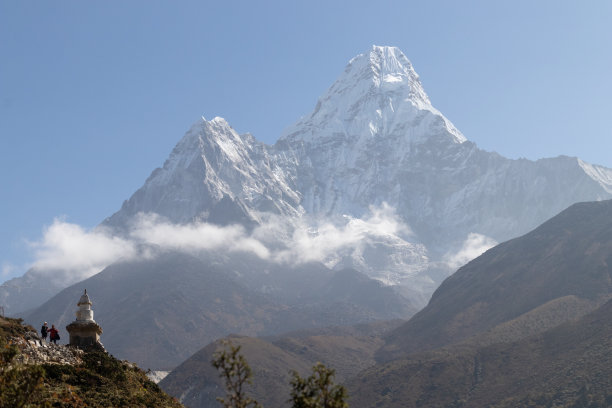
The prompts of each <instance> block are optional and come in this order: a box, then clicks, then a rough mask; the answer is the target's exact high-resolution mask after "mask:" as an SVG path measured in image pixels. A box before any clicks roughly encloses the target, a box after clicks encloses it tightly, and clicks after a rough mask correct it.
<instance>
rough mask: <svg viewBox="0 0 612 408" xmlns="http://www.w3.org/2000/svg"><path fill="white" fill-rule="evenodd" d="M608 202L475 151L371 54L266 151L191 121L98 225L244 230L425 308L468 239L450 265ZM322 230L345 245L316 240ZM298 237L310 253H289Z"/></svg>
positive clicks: (19, 287)
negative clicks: (160, 161)
mask: <svg viewBox="0 0 612 408" xmlns="http://www.w3.org/2000/svg"><path fill="white" fill-rule="evenodd" d="M491 132H495V129H491ZM611 197H612V170H610V169H607V168H604V167H601V166H596V165H591V164H588V163H585V162H583V161H581V160H580V159H577V158H571V157H557V158H551V159H542V160H537V161H530V160H525V159H519V160H511V159H507V158H504V157H502V156H500V155H498V154H497V153H492V152H486V151H483V150H480V149H478V148H477V146H476V145H475V144H474V143H472V142H470V141H469V140H467V139H466V137H465V136H464V135H462V134H461V132H460V131H459V130H457V129H456V128H455V126H453V124H452V123H451V122H450V121H449V120H448V119H447V118H445V117H444V115H443V114H442V113H441V112H439V111H438V110H437V109H435V108H434V107H433V105H432V102H431V101H430V99H429V97H428V96H427V94H426V92H425V91H424V89H423V87H422V84H421V82H420V79H419V76H418V74H417V73H416V71H415V70H414V68H413V66H412V64H411V63H410V61H409V60H408V59H407V58H406V56H405V55H404V54H403V53H402V52H401V51H400V50H399V49H397V48H395V47H384V46H373V47H372V48H371V49H370V50H369V51H368V52H366V53H364V54H361V55H358V56H356V57H355V58H353V59H352V60H351V61H350V62H349V63H348V65H347V66H346V68H345V70H344V72H343V73H342V74H341V75H340V77H339V78H338V79H337V80H336V81H335V82H334V83H333V84H332V86H331V87H330V88H329V89H328V90H327V91H326V92H325V93H324V94H323V96H321V98H319V101H318V102H317V104H316V106H315V108H314V110H313V111H312V112H311V113H310V114H308V115H306V116H304V117H303V118H301V119H300V120H298V121H297V122H296V123H295V124H294V125H292V126H291V127H289V128H288V130H287V131H286V132H285V133H284V134H283V135H282V136H281V137H280V138H279V140H278V141H277V142H276V143H275V144H274V145H272V146H269V145H266V144H264V143H261V142H258V141H257V140H256V139H255V138H254V137H253V136H252V135H250V134H242V135H240V134H238V133H237V132H236V131H235V130H234V129H232V127H231V126H230V125H229V124H228V123H227V122H226V121H225V120H224V119H222V118H214V119H212V120H210V121H207V120H205V119H204V118H202V119H201V120H199V121H197V122H196V123H195V124H194V125H193V126H192V127H191V129H190V130H189V131H188V132H187V133H186V134H185V135H184V137H183V138H182V139H181V140H180V141H179V142H178V143H177V145H176V146H175V148H174V149H173V151H172V153H171V154H170V156H169V158H168V159H167V160H166V162H165V163H164V165H163V167H161V168H158V169H156V170H154V171H153V172H152V174H151V175H150V177H149V178H148V179H147V180H146V182H145V183H144V185H143V186H142V187H141V188H139V189H138V190H137V191H136V192H135V193H134V194H133V195H132V196H131V197H130V198H129V199H128V200H126V201H125V202H124V203H123V205H122V206H121V209H120V210H119V211H117V212H116V213H115V214H113V215H111V216H110V217H108V218H107V219H105V220H104V221H103V223H102V225H101V226H102V227H104V228H109V229H111V230H112V231H113V233H114V234H117V235H119V236H121V237H123V238H126V239H134V237H133V230H134V228H137V227H138V223H139V220H140V219H141V217H142V216H143V214H145V215H151V214H153V215H155V216H156V217H158V219H160V220H163V221H164V222H168V223H171V224H174V225H181V226H184V225H189V224H192V223H210V224H214V225H219V226H232V225H242V226H243V227H244V228H245V233H246V234H253V235H252V236H251V237H250V238H253V239H255V240H258V241H259V243H260V244H261V245H262V246H264V247H266V249H267V250H269V251H271V252H273V254H276V253H277V252H278V251H280V252H282V251H285V250H287V249H288V248H289V250H291V249H295V247H296V246H298V250H297V252H298V255H295V254H289V255H288V256H285V257H284V259H283V261H284V262H286V261H287V258H288V259H290V260H291V261H292V262H298V263H299V262H303V261H304V260H302V259H301V258H304V256H303V255H304V254H306V258H308V259H306V261H319V262H323V263H324V264H325V265H326V266H327V267H329V268H332V269H336V270H339V269H344V268H347V267H348V268H354V269H357V270H358V271H360V272H362V273H364V274H366V275H368V276H369V277H371V278H374V279H377V280H379V281H381V282H383V283H384V284H386V285H391V286H395V287H397V290H398V291H399V292H401V293H403V294H404V295H405V296H409V297H410V299H411V301H412V302H414V303H416V304H418V305H419V306H424V305H425V304H426V302H427V300H428V299H429V297H430V296H431V293H433V291H434V290H435V289H436V287H437V286H438V285H439V284H440V283H441V282H442V280H443V279H444V278H446V277H447V276H448V275H450V274H451V273H452V272H453V271H454V269H455V268H456V266H457V262H456V261H454V259H455V257H454V255H455V254H456V253H457V252H458V251H463V248H465V247H466V245H467V246H469V244H470V242H471V241H470V238H471V237H477V238H480V239H481V241H482V242H484V243H486V245H485V244H482V245H481V246H480V247H478V248H471V250H470V251H463V252H462V253H463V254H464V255H465V254H467V255H465V256H463V257H462V258H461V260H460V261H459V262H463V261H465V259H466V257H467V258H469V257H474V256H476V255H478V254H479V253H481V252H482V250H484V249H486V248H487V247H490V246H492V244H493V243H495V242H501V241H505V240H507V239H510V238H514V237H516V236H519V235H521V234H524V233H525V232H527V231H529V230H531V229H532V228H534V227H536V226H537V225H539V224H540V223H541V222H543V221H544V220H546V219H548V218H550V217H551V216H553V215H554V214H556V213H558V212H559V211H561V210H562V209H564V208H566V207H568V206H569V205H571V204H573V203H575V202H580V201H596V200H601V199H607V198H611ZM381 213H382V214H383V215H382V216H381V215H380V214H381ZM279 225H281V226H282V227H278V226H279ZM329 226H333V228H336V230H339V231H340V232H348V233H351V234H353V236H352V237H351V239H348V240H347V239H344V238H345V237H344V236H340V237H339V236H338V235H339V234H330V235H328V236H326V235H325V232H326V231H329V230H330V228H329ZM262 231H267V235H266V234H264V233H263V232H262ZM332 232H335V230H334V231H332ZM262 235H263V236H262ZM308 240H310V242H311V243H313V242H314V244H316V245H317V246H318V247H317V249H318V250H319V251H318V252H317V251H315V250H313V248H312V245H309V244H308V243H307V244H306V245H305V247H304V248H301V247H299V245H300V244H303V243H304V242H306V241H308ZM219 251H223V249H219ZM289 252H291V251H289ZM319 252H320V253H319ZM313 258H314V259H313ZM41 279H42V280H44V274H43V278H37V281H36V282H30V281H29V278H27V277H26V278H25V279H21V278H17V279H15V280H13V281H11V282H10V284H5V285H2V286H1V287H0V299H2V300H3V302H5V303H6V304H5V305H4V306H5V307H6V309H7V310H9V311H11V313H16V312H18V311H20V310H23V309H25V308H30V307H33V306H35V305H36V303H34V304H32V303H33V302H29V303H27V304H26V303H23V302H21V300H19V299H18V298H21V299H23V298H29V299H36V301H35V302H37V304H40V303H41V302H43V301H45V300H47V299H48V297H49V296H50V293H48V292H49V291H46V292H45V291H40V290H38V289H37V288H39V287H42V286H45V284H44V282H40V280H41ZM73 283H76V282H75V280H67V281H65V282H63V285H64V286H67V285H69V284H73ZM16 293H20V294H21V296H16V295H15V294H16Z"/></svg>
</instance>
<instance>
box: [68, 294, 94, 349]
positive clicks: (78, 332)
mask: <svg viewBox="0 0 612 408" xmlns="http://www.w3.org/2000/svg"><path fill="white" fill-rule="evenodd" d="M92 304H93V303H92V302H91V300H90V299H89V296H88V295H87V289H85V292H84V293H83V295H82V296H81V298H80V299H79V303H77V306H78V307H79V309H78V310H77V311H76V320H75V321H73V322H72V323H70V324H69V325H68V326H66V330H67V331H68V333H69V334H70V345H71V346H76V347H86V346H91V345H94V344H101V343H100V335H101V334H102V328H101V327H100V325H98V323H96V321H95V320H94V318H93V316H94V312H93V310H92V309H91V306H92Z"/></svg>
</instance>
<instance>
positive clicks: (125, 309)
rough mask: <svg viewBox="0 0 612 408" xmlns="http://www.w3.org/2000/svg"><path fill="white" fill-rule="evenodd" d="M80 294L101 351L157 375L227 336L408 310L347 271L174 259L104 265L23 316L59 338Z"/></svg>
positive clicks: (251, 260) (247, 260)
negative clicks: (98, 332)
mask: <svg viewBox="0 0 612 408" xmlns="http://www.w3.org/2000/svg"><path fill="white" fill-rule="evenodd" d="M246 270H252V271H253V272H252V273H250V274H247V275H245V274H244V271H246ZM287 277H290V279H288V278H287ZM83 289H87V291H88V293H89V294H90V296H91V298H92V301H93V302H94V306H93V308H94V310H95V313H96V321H97V322H98V323H99V324H100V325H101V326H102V328H103V330H104V333H103V335H102V342H103V343H104V345H105V347H106V349H107V350H108V351H109V352H111V353H113V354H115V355H117V356H119V357H121V358H123V359H128V360H130V361H134V362H136V363H138V364H139V365H140V366H141V367H147V368H152V369H158V370H168V369H171V368H174V367H175V366H176V365H178V364H179V363H180V362H181V361H183V360H184V359H186V358H187V357H189V356H191V355H192V354H193V353H195V352H196V351H197V350H199V349H200V348H201V347H202V346H203V345H205V344H207V343H209V342H212V341H214V340H215V339H218V338H221V337H223V336H226V335H228V334H230V333H237V334H242V335H251V336H255V335H271V334H277V333H281V332H284V331H288V330H298V329H303V328H313V327H323V326H331V325H350V324H355V323H360V322H367V321H374V320H379V319H383V318H389V317H396V318H397V317H404V316H410V315H411V314H413V313H414V312H416V309H415V308H414V307H413V306H412V305H410V304H409V303H408V302H407V301H406V300H405V298H404V297H402V296H401V295H399V294H397V293H395V292H394V291H393V289H392V288H390V287H387V286H383V285H382V284H381V283H380V282H378V281H374V280H372V279H370V278H367V277H366V276H364V275H363V274H361V273H359V272H357V271H354V270H342V271H332V270H330V269H328V268H326V267H325V266H323V265H321V264H318V263H311V264H304V265H301V266H299V267H295V268H291V269H289V268H282V267H280V266H278V265H276V264H273V263H272V264H270V263H266V262H265V261H261V260H258V259H257V258H256V257H246V256H245V257H240V256H235V257H232V259H230V260H224V259H222V257H219V256H218V255H216V254H208V256H206V255H205V254H200V255H199V257H195V256H192V255H187V254H184V253H180V252H172V253H164V254H162V255H159V256H157V257H154V258H152V259H145V260H139V261H132V262H123V263H118V264H114V265H111V266H109V267H108V268H106V269H105V270H104V271H102V272H100V273H98V274H97V275H95V276H93V277H91V278H89V279H86V280H84V281H82V282H79V283H78V284H75V285H73V286H70V287H68V288H66V289H64V290H63V291H61V292H60V293H59V294H58V295H56V296H54V297H53V298H51V299H50V300H49V301H47V302H45V303H44V304H43V305H41V306H40V307H38V308H36V309H35V310H33V311H31V312H30V313H28V314H26V315H25V319H26V321H28V322H31V323H32V324H33V325H35V326H39V325H40V324H39V323H42V322H43V321H48V322H49V323H53V324H55V326H56V327H58V328H60V330H61V329H62V328H63V327H65V326H66V325H67V324H68V323H69V322H70V321H72V320H73V319H74V317H73V312H74V309H75V302H76V301H77V300H78V299H79V297H80V295H81V294H82V292H83Z"/></svg>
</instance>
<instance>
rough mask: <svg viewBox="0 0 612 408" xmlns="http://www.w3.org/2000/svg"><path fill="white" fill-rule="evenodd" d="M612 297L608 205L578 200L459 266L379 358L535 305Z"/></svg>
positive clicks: (453, 338) (480, 328)
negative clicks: (556, 213) (514, 237)
mask: <svg viewBox="0 0 612 408" xmlns="http://www.w3.org/2000/svg"><path fill="white" fill-rule="evenodd" d="M610 295H612V201H610V200H608V201H601V202H589V203H579V204H575V205H573V206H571V207H570V208H568V209H567V210H565V211H563V212H561V213H560V214H559V215H557V216H555V217H553V218H552V219H550V220H549V221H547V222H545V223H544V224H542V225H541V226H539V227H538V228H536V229H535V230H533V231H532V232H530V233H528V234H526V235H524V236H522V237H520V238H516V239H513V240H510V241H508V242H505V243H503V244H500V245H498V246H496V247H495V248H492V249H490V250H489V251H487V252H486V253H484V254H483V255H481V256H480V257H478V258H476V259H474V260H473V261H471V262H470V263H468V264H467V265H465V266H463V267H462V268H460V269H459V270H458V271H457V272H456V273H455V274H453V275H452V276H451V277H449V278H447V279H446V280H445V281H444V283H443V284H442V285H440V287H439V288H438V289H437V290H436V292H435V293H434V295H433V296H432V298H431V301H430V302H429V304H428V305H427V307H426V308H424V309H423V310H422V311H420V312H419V313H418V314H417V315H415V316H414V317H413V318H412V319H411V320H410V321H409V322H408V323H406V324H405V325H404V326H402V327H400V328H398V329H397V330H396V331H395V332H393V333H391V334H390V335H389V337H388V339H387V343H386V345H385V347H384V348H383V350H381V352H380V353H379V357H380V358H381V359H383V360H388V359H391V358H397V357H398V356H400V355H406V354H410V353H413V352H416V351H422V350H427V349H433V348H437V347H440V346H444V345H447V344H452V343H456V342H460V341H461V340H463V339H466V338H468V337H470V336H474V335H476V334H478V333H482V332H485V331H487V330H490V329H492V328H493V327H495V326H498V325H500V324H502V323H504V322H508V321H511V320H513V319H517V318H519V317H520V316H522V315H525V314H527V313H529V312H531V311H534V310H536V309H537V308H538V307H540V306H543V305H545V304H547V303H549V302H553V301H555V300H559V299H564V298H565V299H567V297H568V296H575V297H577V298H579V299H583V300H584V301H589V302H592V305H593V307H594V306H596V305H597V302H601V301H602V300H603V299H605V298H606V297H609V296H610Z"/></svg>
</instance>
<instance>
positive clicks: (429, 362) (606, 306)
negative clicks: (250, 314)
mask: <svg viewBox="0 0 612 408" xmlns="http://www.w3.org/2000/svg"><path fill="white" fill-rule="evenodd" d="M611 298H612V200H608V201H602V202H588V203H579V204H575V205H573V206H571V207H570V208H568V209H566V210H565V211H563V212H561V213H560V214H558V215H557V216H555V217H553V218H552V219H550V220H548V221H547V222H545V223H543V224H542V225H541V226H539V227H538V228H536V229H535V230H533V231H531V232H530V233H528V234H526V235H524V236H522V237H519V238H516V239H513V240H510V241H508V242H505V243H502V244H499V245H497V246H496V247H494V248H492V249H490V250H489V251H487V252H486V253H484V254H483V255H481V256H479V257H478V258H476V259H474V260H473V261H471V262H470V263H468V264H467V265H465V266H463V267H462V268H460V269H459V270H458V271H457V272H456V273H455V274H454V275H452V276H451V277H449V278H447V279H446V280H445V281H444V283H443V284H442V285H441V286H440V288H439V289H438V290H436V292H435V293H434V295H433V296H432V299H431V300H430V302H429V304H428V306H427V307H426V308H424V309H423V310H422V311H420V312H419V313H418V314H416V315H415V316H413V317H412V318H411V319H410V320H409V321H408V322H406V323H401V324H400V325H399V326H398V327H396V328H393V327H392V326H387V327H386V328H387V330H379V331H374V332H373V331H371V328H372V327H375V326H370V327H369V328H368V327H366V326H363V325H362V326H360V327H359V328H356V327H355V328H352V329H350V328H346V327H345V328H342V329H341V330H340V329H336V330H334V329H330V330H327V331H319V332H318V333H316V335H314V336H313V335H312V333H311V334H310V335H301V336H300V335H295V334H294V335H286V336H280V337H276V338H272V339H240V340H239V342H240V344H245V345H247V344H248V347H246V346H245V356H246V358H247V360H248V361H249V362H250V363H251V366H252V368H253V369H254V371H255V372H256V373H257V374H258V375H256V377H255V379H254V381H255V383H256V384H257V386H256V389H254V390H253V392H254V393H256V394H257V395H258V396H263V397H262V398H267V397H265V396H267V395H275V396H276V395H277V393H276V391H277V387H278V384H279V383H281V384H282V383H286V378H285V377H278V378H282V381H281V380H280V379H279V380H278V381H277V382H276V383H274V382H273V381H272V380H271V378H275V377H273V376H274V375H277V376H279V375H280V374H283V373H285V372H287V371H288V370H290V369H298V370H299V369H301V368H303V367H304V365H306V366H308V365H309V364H312V362H314V361H317V360H320V361H324V362H325V363H326V364H328V365H329V366H331V367H335V368H337V369H338V373H339V379H340V380H341V381H343V382H345V383H346V384H347V385H348V387H349V395H350V397H351V398H350V403H351V406H355V407H362V406H363V407H366V406H379V407H400V406H401V407H404V406H407V407H419V406H423V407H428V406H441V407H500V408H501V407H517V406H520V407H523V406H542V407H543V406H559V407H573V406H593V407H604V406H609V405H610V404H609V403H610V401H612V394H611V393H610V392H609V390H610V385H611V384H610V378H612V375H611V374H612V373H611V369H610V367H612V366H610V359H609V355H610V354H611V352H612V342H611V341H610V331H611V330H612V317H611V316H612V314H611V312H612V300H610V299H611ZM379 327H380V326H379ZM339 338H341V340H338V339H339ZM366 338H367V339H368V340H367V341H366V342H365V343H359V342H360V341H364V339H366ZM358 339H361V340H358ZM339 344H340V345H342V346H343V347H344V349H343V348H342V347H340V348H339V349H337V348H336V347H337V346H338V345H339ZM356 344H363V345H365V347H361V346H356ZM217 346H218V345H209V346H207V347H205V348H204V349H202V350H200V351H199V352H198V353H197V354H196V355H194V356H192V357H190V358H189V359H187V360H186V361H185V362H184V363H183V364H182V365H181V366H179V367H177V369H176V370H175V371H173V372H172V373H171V374H170V375H169V376H168V377H167V380H164V382H162V383H161V385H162V387H164V389H165V390H166V391H168V392H169V393H170V394H172V395H175V396H177V397H182V398H183V399H182V401H183V402H185V403H186V404H187V405H189V406H193V407H209V406H212V405H211V401H213V400H214V399H213V397H214V396H215V395H216V394H215V392H218V389H215V386H214V384H217V385H218V379H217V378H216V376H215V375H216V373H215V372H214V370H212V368H211V367H210V364H209V362H210V357H211V355H212V352H213V351H214V350H215V349H216V347H217ZM279 349H280V350H279ZM260 350H261V352H260ZM272 350H275V351H274V352H272ZM347 350H352V351H353V352H355V353H354V354H350V355H347V354H346V352H347ZM281 355H282V356H285V357H281ZM289 356H290V357H291V358H289ZM279 362H282V364H280V365H278V364H279ZM273 364H277V365H275V366H274V368H272V367H273V366H272V365H273ZM292 364H295V365H292ZM347 364H348V367H347ZM364 367H365V368H364ZM358 370H361V371H360V372H357V371H358ZM258 381H260V382H259V383H258ZM266 401H268V402H271V403H272V404H271V405H274V406H281V404H280V403H275V402H274V401H272V400H269V399H268V400H266ZM581 401H583V402H584V401H586V405H572V404H575V403H576V404H579V403H582V402H581ZM281 402H282V401H281ZM591 403H593V404H595V405H588V404H591ZM530 404H531V405H530Z"/></svg>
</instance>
